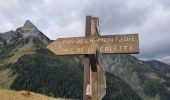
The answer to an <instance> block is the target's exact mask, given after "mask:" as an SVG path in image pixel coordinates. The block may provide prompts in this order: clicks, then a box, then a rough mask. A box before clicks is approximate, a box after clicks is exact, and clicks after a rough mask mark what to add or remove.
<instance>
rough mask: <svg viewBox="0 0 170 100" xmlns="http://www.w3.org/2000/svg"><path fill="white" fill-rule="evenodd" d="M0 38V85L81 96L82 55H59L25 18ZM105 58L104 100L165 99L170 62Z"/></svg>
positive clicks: (168, 91)
mask: <svg viewBox="0 0 170 100" xmlns="http://www.w3.org/2000/svg"><path fill="white" fill-rule="evenodd" d="M0 38H1V39H0V55H1V56H0V72H1V73H0V77H1V76H3V77H2V78H0V87H5V88H8V89H14V90H22V89H28V90H31V91H34V92H38V93H42V94H46V95H49V96H54V97H58V96H59V97H66V98H74V99H75V98H79V99H80V98H82V90H81V89H82V79H83V65H82V57H79V56H76V57H66V56H64V57H61V56H56V55H55V54H53V53H52V52H50V51H49V50H48V49H47V48H46V46H47V45H48V44H49V43H50V42H52V40H50V39H49V38H48V37H46V36H45V35H44V34H43V33H42V32H41V31H39V30H38V29H37V28H36V26H35V25H34V24H32V22H31V21H26V22H25V24H24V26H23V27H20V28H17V29H16V31H9V32H6V33H4V34H3V35H2V34H0ZM104 60H105V62H106V63H107V64H108V66H107V68H106V69H107V72H108V73H107V79H108V80H107V86H108V88H107V94H106V96H105V98H104V100H108V98H109V99H113V100H117V99H120V100H124V99H126V98H129V99H132V100H141V98H142V99H144V100H145V99H147V100H152V99H155V98H159V99H158V100H168V98H169V95H170V69H169V65H166V64H164V63H160V62H157V61H149V62H147V61H142V60H139V59H137V58H136V57H134V56H131V55H129V54H124V55H120V54H113V55H104ZM160 68H161V69H160ZM64 82H65V83H64ZM73 83H74V84H76V85H74V84H73ZM48 84H51V85H50V86H49V85H48ZM70 84H71V85H70ZM119 84H121V85H119ZM55 85H56V86H55ZM113 85H115V86H113ZM57 86H59V87H57ZM69 86H70V87H69ZM121 86H122V87H126V89H124V88H122V87H121ZM65 87H67V88H65ZM73 88H74V89H75V91H74V89H73ZM160 90H161V91H160ZM57 91H58V92H57ZM128 91H129V92H128ZM71 92H72V93H71ZM148 98H149V99H148Z"/></svg>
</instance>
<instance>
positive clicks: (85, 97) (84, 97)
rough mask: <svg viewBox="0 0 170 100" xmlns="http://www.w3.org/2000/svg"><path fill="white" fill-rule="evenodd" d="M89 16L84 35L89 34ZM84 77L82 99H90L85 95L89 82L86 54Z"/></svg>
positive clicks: (88, 65)
mask: <svg viewBox="0 0 170 100" xmlns="http://www.w3.org/2000/svg"><path fill="white" fill-rule="evenodd" d="M91 18H92V17H91V16H86V26H85V36H90V34H91V22H90V21H91ZM83 60H84V79H83V100H90V96H87V95H86V89H87V85H88V84H90V67H91V66H90V59H89V57H88V55H85V57H84V59H83Z"/></svg>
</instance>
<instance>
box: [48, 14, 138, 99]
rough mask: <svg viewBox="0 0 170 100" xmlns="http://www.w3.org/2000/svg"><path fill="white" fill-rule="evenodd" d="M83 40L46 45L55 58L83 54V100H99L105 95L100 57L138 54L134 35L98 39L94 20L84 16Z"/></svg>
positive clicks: (103, 73)
mask: <svg viewBox="0 0 170 100" xmlns="http://www.w3.org/2000/svg"><path fill="white" fill-rule="evenodd" d="M85 36H86V37H73V38H59V39H57V40H55V41H54V42H52V43H51V44H50V45H48V47H47V48H48V49H50V50H51V51H52V52H54V53H55V54H57V55H76V54H84V55H85V56H84V80H83V100H101V99H102V98H103V97H104V96H105V94H106V75H105V71H106V66H107V65H106V64H105V63H104V60H103V58H102V55H101V54H111V53H126V54H133V53H139V39H138V34H137V33H134V34H121V35H106V36H101V35H100V30H99V19H98V17H92V16H86V29H85Z"/></svg>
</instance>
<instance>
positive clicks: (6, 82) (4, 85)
mask: <svg viewBox="0 0 170 100" xmlns="http://www.w3.org/2000/svg"><path fill="white" fill-rule="evenodd" d="M10 75H11V70H10V69H9V68H6V69H3V70H1V71H0V88H1V89H9V88H10V85H11V84H12V82H13V81H14V80H15V79H16V76H17V75H13V76H10ZM9 76H10V77H9Z"/></svg>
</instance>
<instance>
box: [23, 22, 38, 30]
mask: <svg viewBox="0 0 170 100" xmlns="http://www.w3.org/2000/svg"><path fill="white" fill-rule="evenodd" d="M35 29H37V27H36V26H35V25H34V24H33V23H32V22H31V21H30V20H26V21H25V23H24V26H23V27H22V30H35Z"/></svg>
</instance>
